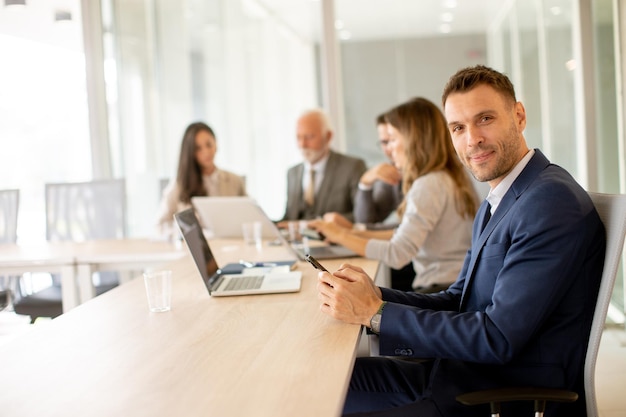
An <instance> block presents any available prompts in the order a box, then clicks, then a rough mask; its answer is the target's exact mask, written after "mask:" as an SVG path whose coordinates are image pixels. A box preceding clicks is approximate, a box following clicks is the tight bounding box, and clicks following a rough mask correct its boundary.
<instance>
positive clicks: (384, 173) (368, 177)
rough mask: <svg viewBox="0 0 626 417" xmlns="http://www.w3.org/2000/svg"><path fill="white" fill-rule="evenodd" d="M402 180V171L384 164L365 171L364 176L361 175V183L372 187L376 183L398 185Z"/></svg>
mask: <svg viewBox="0 0 626 417" xmlns="http://www.w3.org/2000/svg"><path fill="white" fill-rule="evenodd" d="M401 180H402V175H401V174H400V171H398V168H396V167H395V166H393V165H391V164H390V163H387V162H383V163H380V164H378V165H376V166H374V167H372V168H370V169H368V170H367V171H365V172H364V173H363V175H361V179H360V180H359V182H360V183H361V184H363V185H366V186H368V187H371V186H372V184H374V182H375V181H383V182H386V183H387V184H391V185H397V184H399V183H400V181H401Z"/></svg>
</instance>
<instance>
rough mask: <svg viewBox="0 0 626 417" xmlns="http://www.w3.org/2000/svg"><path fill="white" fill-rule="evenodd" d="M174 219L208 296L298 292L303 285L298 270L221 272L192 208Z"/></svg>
mask: <svg viewBox="0 0 626 417" xmlns="http://www.w3.org/2000/svg"><path fill="white" fill-rule="evenodd" d="M174 219H175V220H176V224H177V225H178V228H179V229H180V232H181V234H182V236H183V239H184V240H185V243H186V244H187V247H188V248H189V252H190V253H191V256H192V258H193V260H194V263H195V264H196V267H197V268H198V271H199V272H200V276H201V277H202V280H203V281H204V285H205V286H206V288H207V290H208V291H209V295H211V296H214V297H218V296H230V295H251V294H273V293H284V292H298V291H300V286H301V282H302V272H300V271H289V272H285V271H284V270H283V269H281V271H279V272H272V271H270V272H265V270H264V272H263V273H254V272H255V271H258V270H259V269H258V268H256V269H251V270H250V272H252V273H250V274H246V273H245V270H244V273H242V274H225V273H222V271H221V270H220V268H219V266H218V264H217V261H216V259H215V256H213V252H211V248H210V247H209V243H208V242H207V240H206V238H205V237H204V233H203V232H202V227H201V226H200V223H199V221H198V218H197V217H196V215H195V213H194V210H193V208H189V209H187V210H184V211H181V212H179V213H176V214H175V215H174ZM288 269H289V267H287V270H288Z"/></svg>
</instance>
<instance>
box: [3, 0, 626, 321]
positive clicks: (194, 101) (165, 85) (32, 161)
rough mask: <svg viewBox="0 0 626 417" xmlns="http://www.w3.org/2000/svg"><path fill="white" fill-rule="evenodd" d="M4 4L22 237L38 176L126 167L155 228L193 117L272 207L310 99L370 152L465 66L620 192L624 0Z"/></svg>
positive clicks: (356, 151) (134, 205) (547, 146)
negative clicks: (508, 82) (506, 91)
mask: <svg viewBox="0 0 626 417" xmlns="http://www.w3.org/2000/svg"><path fill="white" fill-rule="evenodd" d="M0 1H1V2H3V3H0V62H1V64H0V145H1V146H2V148H1V149H2V152H0V188H3V189H5V188H18V189H20V192H21V195H20V212H19V223H18V242H27V241H37V240H43V239H45V215H44V210H45V205H44V184H45V183H48V182H71V181H88V180H92V179H103V178H125V179H126V186H127V195H128V198H127V205H128V206H127V213H128V215H127V219H128V225H127V230H128V235H129V236H130V237H135V236H137V237H141V236H150V234H151V233H153V230H154V224H153V222H152V219H153V218H154V213H155V212H156V210H157V207H158V202H159V192H160V188H159V184H160V181H161V180H163V179H168V178H172V177H173V176H174V175H175V171H176V163H177V160H176V158H177V155H178V148H179V146H180V137H181V136H182V133H183V131H184V129H185V127H186V126H187V125H188V124H189V123H190V122H192V121H196V120H203V121H205V122H206V123H208V124H210V125H211V126H212V127H214V128H215V130H216V131H217V132H219V136H220V139H219V140H220V152H219V155H218V157H217V161H216V162H217V164H218V165H219V166H220V167H222V168H224V169H227V170H229V171H232V172H235V173H237V174H239V175H242V176H245V178H246V188H247V191H248V194H249V195H250V196H252V197H254V198H256V199H257V200H258V201H259V203H260V204H261V206H263V208H264V209H265V210H266V211H267V213H268V214H269V215H270V216H271V217H272V218H275V219H278V218H279V217H280V216H281V215H282V213H283V210H284V207H285V200H286V190H285V188H286V175H285V174H286V171H287V169H288V167H289V166H291V165H293V164H295V163H297V162H298V161H299V153H298V150H297V147H296V138H295V121H296V118H297V116H298V114H299V113H300V112H301V111H302V110H303V109H306V108H311V107H317V106H320V107H324V108H326V109H327V110H328V111H329V113H330V115H331V119H332V122H333V125H334V128H335V132H336V133H335V140H334V141H333V144H334V147H335V148H336V149H337V150H339V151H342V152H348V153H350V154H351V155H354V156H358V157H362V158H364V159H365V160H366V161H367V163H368V165H369V166H372V165H374V164H376V163H378V162H380V161H381V160H382V156H381V152H380V150H379V149H377V143H378V141H377V137H376V134H375V131H374V129H372V123H371V121H372V120H374V118H375V117H376V115H377V114H379V113H380V112H381V111H383V110H385V109H387V108H390V107H392V106H394V105H396V104H398V103H400V102H402V101H404V100H406V99H408V98H409V97H412V96H423V97H426V98H428V99H430V100H432V101H434V102H435V103H439V102H440V95H441V90H442V88H443V85H444V84H445V82H446V80H447V78H448V77H449V76H450V75H451V74H452V73H454V72H455V71H456V70H457V69H459V68H460V67H464V66H468V65H475V64H487V65H490V66H493V67H494V68H496V69H498V70H501V71H504V72H506V73H507V74H508V75H509V76H510V77H511V79H512V80H513V82H514V83H515V86H516V90H517V91H518V92H519V93H520V97H519V99H520V100H521V101H523V102H524V103H525V104H527V107H526V108H527V110H528V111H529V114H528V126H527V129H526V138H527V140H528V142H529V145H530V146H533V147H540V148H541V149H542V150H543V151H544V153H545V154H546V155H547V156H548V157H549V158H550V159H551V160H552V161H554V162H556V163H558V164H560V165H562V166H564V167H565V168H567V169H568V170H569V171H570V172H571V173H572V174H573V175H574V176H575V177H576V179H577V180H578V181H579V182H580V183H581V184H582V185H583V186H584V187H585V188H586V189H588V190H592V191H600V192H609V193H611V192H613V193H615V192H625V191H626V167H625V163H626V156H625V151H624V143H625V141H624V110H623V108H624V107H623V99H624V97H623V93H622V92H621V88H622V87H621V86H622V85H623V83H624V74H625V71H624V68H623V67H624V62H625V61H623V57H622V56H621V55H620V51H621V50H622V49H623V45H625V44H626V36H625V35H624V28H623V25H624V23H626V14H625V11H624V5H623V2H621V1H618V0H537V1H526V0H509V1H506V2H502V1H501V0H420V1H414V0H385V1H382V0H181V1H173V0H0ZM617 282H618V283H619V285H620V288H619V290H617V291H616V292H615V308H614V309H613V311H612V313H613V317H614V320H617V321H619V320H623V314H622V312H623V308H624V306H623V301H622V300H623V289H622V288H621V283H622V280H621V279H618V280H617ZM610 314H611V313H610Z"/></svg>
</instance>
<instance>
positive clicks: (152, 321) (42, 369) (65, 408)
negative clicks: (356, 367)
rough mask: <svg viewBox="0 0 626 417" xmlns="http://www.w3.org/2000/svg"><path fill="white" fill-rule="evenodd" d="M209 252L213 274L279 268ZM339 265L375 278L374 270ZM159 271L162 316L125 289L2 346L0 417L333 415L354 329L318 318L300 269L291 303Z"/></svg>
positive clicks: (271, 253) (189, 272)
mask: <svg viewBox="0 0 626 417" xmlns="http://www.w3.org/2000/svg"><path fill="white" fill-rule="evenodd" d="M211 244H212V247H213V249H214V251H215V255H216V258H217V260H218V263H219V264H220V265H222V264H224V263H227V262H233V261H234V262H236V261H238V260H239V259H241V258H243V259H247V260H252V261H271V260H281V259H289V258H290V256H289V254H288V252H287V249H286V248H284V247H270V246H264V247H263V251H262V253H260V254H259V253H257V252H256V251H255V250H254V247H251V246H246V245H244V244H242V243H241V242H239V241H219V242H217V241H213V242H212V243H211ZM350 262H351V263H354V264H358V265H360V266H361V267H363V268H364V269H365V270H366V271H367V272H368V273H369V274H370V276H372V277H374V276H375V274H376V270H377V268H378V262H377V261H372V260H365V259H361V258H356V259H352V260H350ZM341 263H342V261H341V260H335V261H325V262H324V265H325V266H326V267H327V268H329V270H334V269H336V268H338V266H339V265H340V264H341ZM168 268H169V269H171V270H172V272H173V274H172V275H173V289H172V310H171V311H169V312H165V313H151V312H149V311H148V305H147V301H146V295H145V289H144V284H143V280H142V279H141V278H136V279H133V280H131V281H130V282H128V283H126V284H123V285H121V286H119V287H117V288H115V289H113V290H111V291H110V292H108V293H106V294H103V295H101V296H99V297H96V298H94V299H92V300H90V301H88V302H86V303H84V304H82V305H80V306H78V307H77V308H75V309H73V310H72V311H70V312H68V313H66V314H63V315H62V316H60V317H58V318H56V319H54V320H52V321H50V322H49V323H45V324H43V325H37V326H35V328H34V329H33V330H32V331H29V332H27V333H25V334H24V335H21V336H20V337H18V338H16V339H14V340H12V341H10V342H8V343H7V344H6V345H4V346H1V347H0V358H1V359H0V361H2V367H1V369H2V377H1V378H0V410H2V411H1V415H2V416H3V417H13V416H19V417H29V416H32V417H35V416H37V417H39V416H41V415H45V416H63V417H67V416H81V417H96V416H102V417H104V416H106V417H110V416H118V415H120V416H122V415H123V416H133V417H141V416H146V417H148V416H149V417H155V416H164V417H165V416H167V417H171V416H219V417H227V416H272V417H274V416H289V417H292V416H299V417H302V416H315V417H321V416H338V415H340V413H341V409H342V406H343V400H344V398H345V393H346V390H347V384H348V381H349V377H350V374H351V370H352V366H353V363H354V358H355V353H356V349H357V346H358V341H359V336H360V331H361V328H360V326H357V325H348V324H345V323H341V322H339V321H337V320H334V319H332V318H330V317H328V316H326V315H324V314H322V313H321V312H320V309H319V301H318V299H317V290H316V281H317V278H316V277H317V272H316V271H315V270H314V269H313V268H312V267H311V266H310V265H308V264H307V263H305V262H299V263H298V265H297V270H299V271H302V275H303V278H302V289H301V291H300V292H298V293H291V294H271V295H255V296H241V297H222V298H220V297H214V298H211V297H209V295H208V293H207V291H206V289H205V287H204V284H203V282H202V280H201V278H200V276H199V274H198V272H197V270H196V268H195V266H194V264H193V261H192V260H191V258H190V257H189V256H187V255H185V256H184V257H183V258H182V259H180V260H178V261H174V262H172V263H170V264H169V265H168Z"/></svg>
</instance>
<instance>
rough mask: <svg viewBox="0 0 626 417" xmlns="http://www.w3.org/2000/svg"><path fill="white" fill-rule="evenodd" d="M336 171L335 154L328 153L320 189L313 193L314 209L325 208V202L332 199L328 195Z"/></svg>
mask: <svg viewBox="0 0 626 417" xmlns="http://www.w3.org/2000/svg"><path fill="white" fill-rule="evenodd" d="M337 169H338V165H337V154H335V152H333V151H330V154H329V156H328V161H327V162H326V168H325V169H324V178H322V183H321V184H320V188H319V189H318V190H317V193H315V202H314V203H313V206H314V207H315V208H317V207H320V206H322V207H326V201H325V200H327V199H329V198H331V197H332V196H331V195H330V186H331V184H332V181H333V178H335V177H336V174H337ZM322 200H324V201H322Z"/></svg>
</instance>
